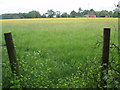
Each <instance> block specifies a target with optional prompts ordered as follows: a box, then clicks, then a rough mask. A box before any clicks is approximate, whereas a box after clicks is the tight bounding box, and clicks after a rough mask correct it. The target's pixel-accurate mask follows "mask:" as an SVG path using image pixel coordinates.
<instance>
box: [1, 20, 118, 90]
mask: <svg viewBox="0 0 120 90" xmlns="http://www.w3.org/2000/svg"><path fill="white" fill-rule="evenodd" d="M117 23H118V21H117V19H115V18H69V19H66V18H59V19H58V18H51V19H50V18H47V19H9V20H3V21H2V28H3V30H2V38H3V40H2V42H3V43H2V44H3V45H4V44H5V41H4V35H3V34H4V33H7V32H12V35H13V40H14V44H15V49H16V53H17V59H18V61H19V67H20V74H21V75H20V79H17V77H15V76H14V75H12V74H11V70H10V65H9V60H8V55H7V50H6V47H5V46H3V48H2V53H3V60H2V62H3V87H10V88H18V87H27V88H51V87H52V88H90V87H92V88H93V87H94V88H96V87H100V86H99V85H100V64H101V63H100V61H101V55H102V40H103V28H104V27H110V28H111V43H115V44H116V45H118V28H117V27H118V24H117ZM116 56H117V51H116V49H114V48H111V49H110V60H113V57H114V61H115V63H114V65H115V64H118V58H116ZM114 65H113V66H114ZM114 74H115V73H114ZM115 75H116V74H115ZM13 76H14V77H13ZM111 77H112V76H111ZM109 82H110V81H109ZM115 85H117V84H115ZM112 86H114V84H109V86H108V87H112ZM114 87H115V86H114ZM116 87H117V86H116Z"/></svg>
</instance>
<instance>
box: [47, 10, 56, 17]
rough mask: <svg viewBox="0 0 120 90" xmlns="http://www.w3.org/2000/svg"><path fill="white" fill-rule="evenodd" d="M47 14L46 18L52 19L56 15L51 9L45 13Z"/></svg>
mask: <svg viewBox="0 0 120 90" xmlns="http://www.w3.org/2000/svg"><path fill="white" fill-rule="evenodd" d="M47 14H48V18H53V17H54V16H55V14H56V13H55V12H54V11H53V10H52V9H50V10H48V11H47Z"/></svg>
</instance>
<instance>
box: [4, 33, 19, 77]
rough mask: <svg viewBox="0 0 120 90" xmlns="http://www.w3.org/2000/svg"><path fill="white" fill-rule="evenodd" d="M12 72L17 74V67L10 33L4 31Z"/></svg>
mask: <svg viewBox="0 0 120 90" xmlns="http://www.w3.org/2000/svg"><path fill="white" fill-rule="evenodd" d="M4 37H5V42H6V47H7V52H8V56H9V60H10V66H11V70H12V73H14V74H16V75H17V76H18V75H19V67H18V62H17V59H16V52H15V48H14V43H13V39H12V34H11V33H4Z"/></svg>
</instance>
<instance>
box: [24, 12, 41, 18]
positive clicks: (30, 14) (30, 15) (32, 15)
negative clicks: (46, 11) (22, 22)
mask: <svg viewBox="0 0 120 90" xmlns="http://www.w3.org/2000/svg"><path fill="white" fill-rule="evenodd" d="M40 17H41V15H40V13H39V12H38V11H35V10H33V11H30V12H28V13H27V15H26V18H40Z"/></svg>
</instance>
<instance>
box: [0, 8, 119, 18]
mask: <svg viewBox="0 0 120 90" xmlns="http://www.w3.org/2000/svg"><path fill="white" fill-rule="evenodd" d="M118 13H119V11H117V10H113V11H107V10H102V11H95V10H93V9H90V10H82V9H81V8H79V9H78V12H76V11H74V10H73V11H71V12H70V14H68V13H67V12H63V13H61V12H60V11H54V10H52V9H50V10H47V12H46V13H43V14H40V12H38V11H35V10H33V11H30V12H28V13H10V14H2V15H0V19H21V18H77V17H85V16H84V15H96V16H97V17H118Z"/></svg>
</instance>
